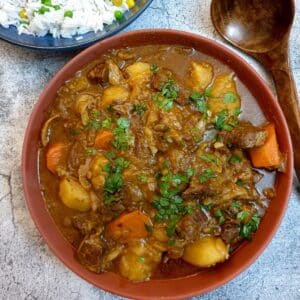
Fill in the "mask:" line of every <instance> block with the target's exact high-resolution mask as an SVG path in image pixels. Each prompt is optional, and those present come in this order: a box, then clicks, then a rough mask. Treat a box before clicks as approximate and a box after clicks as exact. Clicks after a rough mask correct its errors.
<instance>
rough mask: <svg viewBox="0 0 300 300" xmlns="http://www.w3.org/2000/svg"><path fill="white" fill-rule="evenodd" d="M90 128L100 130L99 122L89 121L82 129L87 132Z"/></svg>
mask: <svg viewBox="0 0 300 300" xmlns="http://www.w3.org/2000/svg"><path fill="white" fill-rule="evenodd" d="M91 128H93V129H96V130H98V129H100V128H101V122H100V121H98V120H91V121H90V122H89V123H87V124H86V125H85V126H84V127H83V129H84V130H88V129H91Z"/></svg>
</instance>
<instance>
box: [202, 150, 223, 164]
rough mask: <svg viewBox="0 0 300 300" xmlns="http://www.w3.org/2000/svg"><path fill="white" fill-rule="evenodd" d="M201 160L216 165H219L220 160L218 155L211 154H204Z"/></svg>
mask: <svg viewBox="0 0 300 300" xmlns="http://www.w3.org/2000/svg"><path fill="white" fill-rule="evenodd" d="M200 158H201V159H202V160H203V161H205V162H209V163H214V164H219V159H218V157H217V156H216V155H214V154H211V153H207V154H202V155H200Z"/></svg>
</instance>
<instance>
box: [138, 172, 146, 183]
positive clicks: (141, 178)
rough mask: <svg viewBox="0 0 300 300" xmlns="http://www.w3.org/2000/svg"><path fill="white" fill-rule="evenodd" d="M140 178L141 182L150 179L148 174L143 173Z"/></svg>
mask: <svg viewBox="0 0 300 300" xmlns="http://www.w3.org/2000/svg"><path fill="white" fill-rule="evenodd" d="M138 178H139V180H140V181H141V182H143V183H145V182H147V181H148V177H147V175H144V174H143V175H139V176H138Z"/></svg>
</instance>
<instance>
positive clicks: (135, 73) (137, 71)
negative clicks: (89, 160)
mask: <svg viewBox="0 0 300 300" xmlns="http://www.w3.org/2000/svg"><path fill="white" fill-rule="evenodd" d="M126 72H127V74H128V75H129V83H130V85H140V84H142V83H144V82H147V81H149V80H150V76H151V66H150V64H148V63H144V62H136V63H134V64H132V65H130V66H128V67H127V68H126Z"/></svg>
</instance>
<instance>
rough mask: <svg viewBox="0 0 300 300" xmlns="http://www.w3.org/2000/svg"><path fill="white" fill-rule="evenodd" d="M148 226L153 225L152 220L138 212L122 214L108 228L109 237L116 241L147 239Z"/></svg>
mask: <svg viewBox="0 0 300 300" xmlns="http://www.w3.org/2000/svg"><path fill="white" fill-rule="evenodd" d="M145 224H146V225H151V224H152V223H151V220H150V218H149V217H148V216H146V215H145V214H143V213H141V212H139V211H138V210H136V211H133V212H131V213H125V214H122V215H121V216H120V217H118V218H117V219H115V220H114V221H113V222H112V223H110V225H109V226H108V235H109V236H110V237H111V238H113V239H114V240H118V239H133V238H143V237H147V235H148V232H147V230H146V228H145Z"/></svg>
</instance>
